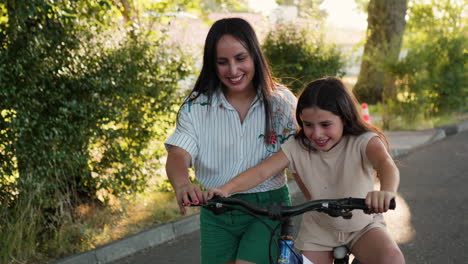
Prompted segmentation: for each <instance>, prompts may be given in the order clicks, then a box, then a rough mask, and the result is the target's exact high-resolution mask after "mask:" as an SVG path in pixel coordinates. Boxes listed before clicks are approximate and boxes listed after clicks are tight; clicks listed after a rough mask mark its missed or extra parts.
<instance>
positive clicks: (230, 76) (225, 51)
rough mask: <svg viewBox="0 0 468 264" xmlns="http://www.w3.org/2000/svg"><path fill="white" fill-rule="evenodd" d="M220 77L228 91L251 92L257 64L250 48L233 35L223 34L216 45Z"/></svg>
mask: <svg viewBox="0 0 468 264" xmlns="http://www.w3.org/2000/svg"><path fill="white" fill-rule="evenodd" d="M216 70H217V75H218V78H219V79H220V80H221V82H222V83H223V84H224V85H225V86H226V87H227V92H228V93H245V92H248V93H251V92H252V91H255V90H254V87H253V84H252V79H253V77H254V75H255V66H254V61H253V59H252V57H251V56H250V53H249V52H248V50H247V49H246V48H245V47H244V46H243V45H242V43H241V42H239V41H238V40H237V39H235V38H234V37H233V36H231V35H224V36H222V37H221V38H220V39H219V41H218V43H217V45H216Z"/></svg>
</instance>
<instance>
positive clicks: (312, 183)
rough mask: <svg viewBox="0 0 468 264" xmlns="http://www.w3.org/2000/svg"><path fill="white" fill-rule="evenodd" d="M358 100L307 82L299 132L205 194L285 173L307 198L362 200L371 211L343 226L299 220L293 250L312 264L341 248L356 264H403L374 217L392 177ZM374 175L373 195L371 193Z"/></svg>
mask: <svg viewBox="0 0 468 264" xmlns="http://www.w3.org/2000/svg"><path fill="white" fill-rule="evenodd" d="M356 105H357V101H356V100H355V98H354V96H353V95H352V94H351V93H350V92H348V90H347V89H346V87H345V86H344V85H343V83H342V82H341V81H340V80H339V79H337V78H334V77H325V78H322V79H318V80H315V81H313V82H311V83H309V84H308V85H307V86H306V88H305V89H304V91H303V92H302V94H301V96H300V97H299V100H298V104H297V109H296V120H297V122H298V124H299V126H300V130H299V131H298V133H297V134H296V135H295V136H294V138H291V139H289V140H288V141H287V142H286V143H284V144H283V145H282V146H281V150H280V151H279V152H277V153H276V154H274V155H273V156H271V157H270V158H268V159H267V160H265V161H264V162H262V163H261V164H259V165H257V166H256V167H253V168H250V169H249V170H247V171H245V172H243V173H242V174H240V175H238V176H237V177H236V178H234V179H233V180H231V181H230V182H228V183H226V184H225V185H223V186H221V187H219V188H216V189H210V190H208V191H207V192H205V193H204V195H205V199H210V198H212V197H213V195H215V194H216V195H221V196H229V195H231V194H233V193H237V192H239V191H243V190H248V189H250V188H252V187H254V186H256V185H257V184H258V183H260V182H263V181H265V180H266V179H268V178H269V177H271V176H272V175H274V174H276V173H277V172H278V171H281V170H283V169H284V168H286V167H289V168H291V169H292V171H294V172H296V174H295V177H296V181H297V183H298V185H299V187H300V189H301V191H302V192H303V193H304V195H305V197H306V198H307V199H309V200H316V199H332V198H346V197H365V198H366V204H367V205H368V206H369V207H370V208H371V211H370V212H371V213H375V214H366V213H364V212H362V211H359V210H356V211H354V212H353V217H352V218H351V219H350V220H346V219H343V218H341V217H338V218H334V217H330V216H328V215H326V214H323V213H319V212H308V213H306V214H304V216H303V220H302V224H301V228H300V231H299V235H298V237H297V240H296V246H297V248H299V249H300V250H301V251H302V254H304V255H305V256H306V257H307V258H308V259H310V260H311V261H312V262H313V263H315V264H321V263H327V264H330V263H332V261H333V256H332V250H333V248H334V247H337V246H340V245H347V246H348V247H349V248H350V249H351V252H352V253H353V254H354V255H355V256H356V257H357V258H358V259H359V260H360V261H361V262H362V263H376V264H377V263H378V264H382V263H393V264H395V263H404V257H403V254H402V253H401V251H400V249H399V247H398V245H397V244H396V243H395V241H393V239H392V238H391V237H390V236H389V234H388V233H387V231H386V228H385V223H384V220H383V217H382V215H381V214H379V213H382V212H386V211H387V210H388V208H389V203H390V200H391V199H392V198H394V197H395V193H396V191H397V188H398V184H399V171H398V169H397V167H396V166H395V163H394V161H393V159H392V158H391V156H390V154H389V152H388V146H387V145H388V144H387V141H386V138H385V136H384V135H383V134H382V133H381V132H380V131H378V130H377V129H376V128H375V127H373V126H371V125H369V124H367V123H366V122H364V121H363V119H362V118H361V117H360V115H359V113H358V111H357V108H356ZM375 172H377V176H378V177H379V179H380V186H381V187H380V190H379V191H375V190H374V177H375Z"/></svg>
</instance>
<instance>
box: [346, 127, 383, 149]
mask: <svg viewBox="0 0 468 264" xmlns="http://www.w3.org/2000/svg"><path fill="white" fill-rule="evenodd" d="M373 137H379V135H378V134H377V133H375V132H373V131H368V132H364V133H362V134H360V135H357V136H349V137H348V144H347V145H348V146H355V147H357V148H358V149H361V150H365V148H366V147H367V144H368V143H369V141H370V140H371V139H372V138H373Z"/></svg>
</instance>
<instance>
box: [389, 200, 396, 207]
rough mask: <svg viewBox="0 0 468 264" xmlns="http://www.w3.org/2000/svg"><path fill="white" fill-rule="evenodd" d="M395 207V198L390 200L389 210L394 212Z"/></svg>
mask: <svg viewBox="0 0 468 264" xmlns="http://www.w3.org/2000/svg"><path fill="white" fill-rule="evenodd" d="M395 207H396V202H395V198H392V199H391V200H390V206H389V209H392V210H395Z"/></svg>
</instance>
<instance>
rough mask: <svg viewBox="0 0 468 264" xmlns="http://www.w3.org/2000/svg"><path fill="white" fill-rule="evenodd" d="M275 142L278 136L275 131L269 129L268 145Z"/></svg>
mask: <svg viewBox="0 0 468 264" xmlns="http://www.w3.org/2000/svg"><path fill="white" fill-rule="evenodd" d="M276 143H278V138H277V136H276V132H275V131H271V133H270V139H269V140H268V144H270V145H275V144H276Z"/></svg>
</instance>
